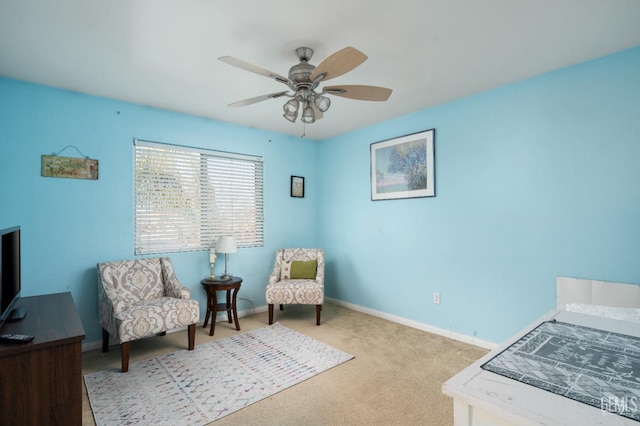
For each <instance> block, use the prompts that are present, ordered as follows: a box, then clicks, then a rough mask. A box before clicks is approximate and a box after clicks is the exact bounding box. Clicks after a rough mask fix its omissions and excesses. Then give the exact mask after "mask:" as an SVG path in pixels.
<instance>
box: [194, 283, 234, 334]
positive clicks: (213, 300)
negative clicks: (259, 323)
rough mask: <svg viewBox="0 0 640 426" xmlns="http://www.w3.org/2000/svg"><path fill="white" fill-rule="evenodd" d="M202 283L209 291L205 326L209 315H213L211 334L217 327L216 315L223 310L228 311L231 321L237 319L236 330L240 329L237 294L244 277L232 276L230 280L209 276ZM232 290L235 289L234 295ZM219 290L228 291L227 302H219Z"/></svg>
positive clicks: (204, 326)
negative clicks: (217, 293)
mask: <svg viewBox="0 0 640 426" xmlns="http://www.w3.org/2000/svg"><path fill="white" fill-rule="evenodd" d="M200 284H202V287H203V288H204V290H205V291H206V292H207V314H206V316H205V317H204V325H203V326H202V327H203V328H206V327H207V323H208V322H209V315H211V330H209V336H213V332H214V330H215V328H216V315H217V313H218V312H222V311H227V317H228V318H229V323H231V322H232V321H235V323H236V330H240V323H239V322H238V311H237V310H236V296H237V295H238V291H239V290H240V285H241V284H242V278H240V277H231V278H230V279H228V280H222V279H219V278H215V279H211V278H209V277H207V278H205V279H203V280H202V281H200ZM231 290H233V295H232V294H231ZM218 291H226V292H227V300H226V303H218V296H217V295H216V292H218Z"/></svg>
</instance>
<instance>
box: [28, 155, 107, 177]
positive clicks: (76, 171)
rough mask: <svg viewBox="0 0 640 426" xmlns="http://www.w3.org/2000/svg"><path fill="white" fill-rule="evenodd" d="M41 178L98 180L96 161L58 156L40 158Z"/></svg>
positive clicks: (42, 156)
mask: <svg viewBox="0 0 640 426" xmlns="http://www.w3.org/2000/svg"><path fill="white" fill-rule="evenodd" d="M40 163H41V166H40V175H41V176H43V177H55V178H69V179H89V180H98V160H95V159H91V158H89V157H86V158H76V157H60V156H58V155H55V154H54V155H41V156H40Z"/></svg>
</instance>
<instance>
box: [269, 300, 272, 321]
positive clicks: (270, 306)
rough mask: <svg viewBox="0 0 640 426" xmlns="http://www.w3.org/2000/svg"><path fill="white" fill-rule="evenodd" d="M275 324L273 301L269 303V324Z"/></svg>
mask: <svg viewBox="0 0 640 426" xmlns="http://www.w3.org/2000/svg"><path fill="white" fill-rule="evenodd" d="M271 324H273V303H269V325H271Z"/></svg>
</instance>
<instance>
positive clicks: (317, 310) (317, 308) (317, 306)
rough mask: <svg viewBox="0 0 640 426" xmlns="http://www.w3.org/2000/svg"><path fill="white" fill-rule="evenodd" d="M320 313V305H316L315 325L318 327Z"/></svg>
mask: <svg viewBox="0 0 640 426" xmlns="http://www.w3.org/2000/svg"><path fill="white" fill-rule="evenodd" d="M320 312H322V305H316V325H320Z"/></svg>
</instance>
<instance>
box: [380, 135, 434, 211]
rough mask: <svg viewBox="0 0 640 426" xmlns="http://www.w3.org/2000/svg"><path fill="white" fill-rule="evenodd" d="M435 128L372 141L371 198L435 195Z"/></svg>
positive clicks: (386, 198) (391, 198)
mask: <svg viewBox="0 0 640 426" xmlns="http://www.w3.org/2000/svg"><path fill="white" fill-rule="evenodd" d="M434 140H435V129H431V130H426V131H424V132H419V133H413V134H410V135H406V136H401V137H398V138H395V139H389V140H386V141H382V142H376V143H372V144H371V200H373V201H376V200H393V199H399V198H419V197H435V195H436V185H435V169H434V166H435V159H434Z"/></svg>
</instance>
